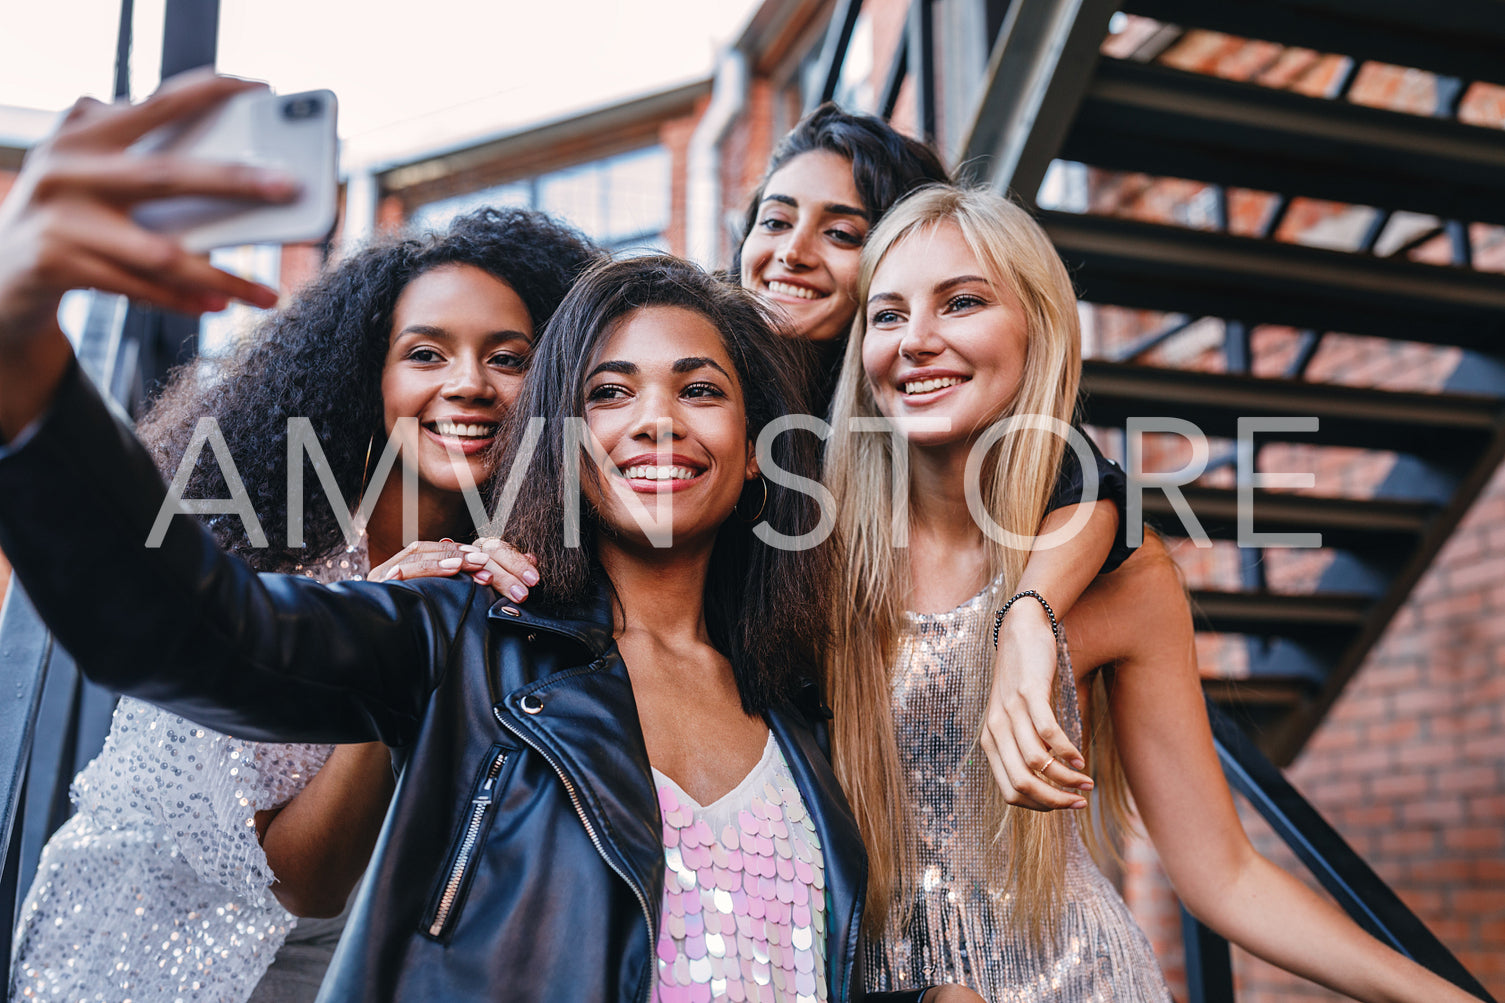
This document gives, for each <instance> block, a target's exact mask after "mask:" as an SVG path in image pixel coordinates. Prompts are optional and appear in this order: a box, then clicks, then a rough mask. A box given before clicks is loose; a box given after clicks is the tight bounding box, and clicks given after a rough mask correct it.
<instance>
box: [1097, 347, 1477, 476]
mask: <svg viewBox="0 0 1505 1003" xmlns="http://www.w3.org/2000/svg"><path fill="white" fill-rule="evenodd" d="M1082 389H1083V391H1084V401H1083V406H1084V413H1085V414H1086V419H1085V420H1086V421H1087V422H1088V423H1090V424H1094V425H1114V426H1121V425H1123V424H1124V422H1125V420H1126V419H1128V418H1130V417H1134V416H1149V415H1166V416H1172V417H1176V418H1183V419H1185V420H1187V421H1190V422H1191V423H1192V424H1194V425H1196V426H1197V427H1198V428H1199V429H1201V430H1202V432H1203V433H1204V434H1206V435H1210V436H1217V437H1222V438H1230V439H1231V438H1233V437H1234V436H1236V435H1237V434H1238V419H1239V418H1245V417H1247V418H1259V417H1283V416H1310V417H1316V418H1317V419H1318V420H1319V422H1320V425H1319V429H1318V431H1317V432H1316V433H1311V434H1307V433H1292V432H1259V433H1258V434H1257V436H1256V438H1257V441H1259V442H1265V441H1270V440H1279V441H1288V442H1290V441H1300V442H1315V443H1320V444H1322V445H1328V446H1354V447H1358V448H1361V449H1378V450H1395V451H1398V452H1404V453H1412V454H1415V455H1420V456H1424V457H1425V458H1426V459H1428V460H1429V461H1439V462H1442V461H1446V460H1447V459H1449V458H1457V459H1459V460H1461V461H1463V462H1467V461H1468V460H1471V459H1472V458H1473V456H1474V455H1475V454H1477V452H1478V451H1479V450H1480V449H1482V448H1483V447H1484V445H1485V444H1486V443H1487V442H1488V441H1489V438H1490V436H1491V435H1493V434H1494V431H1495V427H1496V425H1497V424H1498V423H1499V421H1500V418H1501V416H1502V414H1505V400H1500V399H1497V398H1493V397H1484V396H1473V395H1464V394H1427V393H1407V392H1397V391H1388V390H1375V389H1371V388H1368V387H1348V386H1339V385H1335V384H1330V383H1311V382H1306V381H1303V380H1287V379H1266V378H1262V377H1257V376H1245V375H1241V374H1235V373H1207V372H1197V371H1194V370H1187V369H1170V368H1166V367H1158V366H1143V365H1132V364H1127V363H1119V362H1106V361H1102V360H1097V359H1088V360H1087V361H1086V362H1084V363H1083V366H1082Z"/></svg>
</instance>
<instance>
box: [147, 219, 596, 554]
mask: <svg viewBox="0 0 1505 1003" xmlns="http://www.w3.org/2000/svg"><path fill="white" fill-rule="evenodd" d="M601 256H602V253H601V251H600V250H599V249H598V248H597V247H596V246H595V245H594V244H592V243H591V242H590V241H589V240H587V239H586V238H585V237H583V236H582V235H581V234H580V233H579V232H578V231H576V230H574V229H573V228H571V227H569V226H566V225H565V224H563V223H560V222H558V221H556V220H554V219H553V218H551V217H549V216H547V215H545V214H543V213H539V212H533V211H529V210H524V209H481V210H478V211H476V212H473V213H470V214H469V215H466V216H462V217H460V218H458V219H456V220H455V221H454V222H453V223H452V224H451V225H450V227H449V229H447V230H445V231H443V232H440V233H434V234H428V235H426V236H423V237H414V238H408V239H388V240H383V241H379V242H376V243H374V244H371V245H369V246H367V247H365V248H363V249H361V250H359V251H357V252H355V253H354V254H352V255H350V256H349V257H347V258H345V259H344V260H343V261H341V262H340V263H339V264H337V265H335V266H334V267H332V268H330V269H329V270H328V271H326V272H324V273H323V274H322V275H321V276H320V277H319V278H317V279H316V280H314V281H313V282H312V283H310V284H309V285H308V286H307V287H306V288H305V289H304V290H303V291H302V292H301V293H299V295H298V296H297V298H296V299H294V300H293V302H292V303H290V304H289V305H288V306H287V307H285V308H284V309H282V310H279V311H278V312H277V313H275V314H273V315H272V316H270V317H269V318H267V320H266V321H265V323H263V324H262V325H261V327H260V329H259V330H257V331H256V332H255V334H254V335H253V336H252V337H251V338H249V339H247V340H246V341H245V342H244V343H243V345H242V346H241V347H240V348H239V349H238V350H237V351H236V352H235V353H234V354H233V355H232V356H231V357H229V358H227V359H225V360H223V362H222V365H221V366H220V367H219V369H218V370H217V371H216V372H215V373H214V374H213V375H212V376H208V377H206V376H205V374H204V373H203V371H202V370H201V369H199V368H198V367H195V366H192V365H190V366H186V367H183V368H182V369H181V370H179V371H178V372H177V373H175V374H174V375H173V377H172V379H171V380H170V381H169V382H168V385H167V387H166V388H165V389H164V390H163V392H162V395H161V396H160V397H159V398H158V400H157V402H156V403H155V404H154V405H153V407H152V409H151V412H150V413H149V414H148V415H147V416H146V417H145V418H144V419H143V420H142V422H141V427H140V434H141V438H142V441H144V442H145V443H146V444H147V446H148V448H149V449H151V451H152V455H153V457H154V458H155V460H156V461H157V465H158V467H159V468H160V469H161V470H162V471H163V472H164V474H165V475H166V476H167V477H169V478H170V477H172V476H173V473H174V471H176V470H177V468H178V465H179V463H180V462H181V461H182V459H183V456H184V454H185V452H186V450H187V447H188V445H189V443H190V441H191V439H192V436H193V432H194V429H195V427H196V426H197V424H198V421H199V419H200V418H203V417H206V416H207V417H212V418H214V419H216V420H217V421H218V423H219V428H220V431H221V433H222V434H223V435H224V437H225V442H226V444H227V445H228V446H229V449H230V455H231V457H232V459H233V460H234V461H235V467H236V470H237V471H238V472H239V474H240V476H241V479H242V480H243V481H244V483H245V487H246V491H247V493H248V494H249V496H250V498H251V502H252V504H253V506H254V507H255V510H256V514H257V517H258V518H259V519H260V520H261V523H262V527H263V529H264V530H265V532H266V535H267V542H268V546H266V547H264V548H258V547H255V546H253V545H252V543H251V541H250V539H249V538H248V537H247V535H246V530H245V526H244V525H243V524H242V522H241V520H240V519H239V518H238V517H237V516H233V515H229V516H226V515H221V516H215V517H212V518H210V519H209V520H208V526H209V529H210V531H211V532H213V533H214V535H215V537H216V538H217V539H218V540H219V543H220V545H221V546H223V547H224V548H225V549H226V550H227V551H229V552H230V553H233V554H237V555H239V556H241V557H243V558H245V559H246V560H247V562H248V563H250V564H251V565H252V566H253V567H255V568H257V569H258V570H261V571H291V570H294V569H296V568H297V567H298V566H299V565H303V564H309V563H311V562H313V561H317V560H321V559H322V558H324V557H326V556H328V555H329V554H330V553H331V552H333V551H335V550H337V549H339V548H340V547H342V546H343V545H344V536H343V534H342V533H341V530H340V526H339V522H338V521H337V519H336V517H335V514H334V510H333V508H332V507H331V506H330V504H329V503H328V501H326V500H325V498H324V495H323V493H322V489H321V488H320V487H319V480H318V478H316V477H309V476H305V478H304V490H305V494H306V497H305V498H304V523H305V529H304V539H305V540H306V541H307V544H306V546H304V547H302V548H289V547H288V546H287V511H288V499H287V492H288V488H287V484H288V469H287V419H288V418H290V417H305V418H308V419H309V420H310V421H311V422H312V425H313V428H314V431H315V433H316V434H317V435H318V438H319V443H320V445H322V447H323V449H324V455H325V456H326V458H327V459H328V461H329V466H330V468H331V470H332V471H333V473H334V477H335V480H336V482H337V483H338V484H339V487H340V492H341V493H342V494H343V495H344V500H345V504H346V507H347V509H351V508H354V506H355V505H356V503H357V502H358V500H359V495H360V492H361V489H362V486H363V485H362V483H361V482H362V477H363V476H364V473H365V467H366V458H367V450H368V444H369V443H370V442H371V437H372V435H373V434H377V436H378V440H380V438H381V436H380V432H381V430H382V397H381V375H382V367H383V364H384V362H385V360H386V356H387V349H388V344H389V341H390V338H391V333H392V312H393V309H394V308H395V307H396V304H397V298H398V296H399V295H400V294H401V293H402V291H403V289H404V288H405V287H406V286H407V284H408V283H409V282H411V281H413V280H414V279H415V278H417V277H418V276H420V275H422V274H424V273H425V272H428V271H431V270H433V269H435V268H438V267H440V266H442V265H453V264H463V265H473V266H475V267H476V268H479V269H481V270H482V271H484V272H487V273H488V274H490V275H493V276H495V277H496V278H498V279H501V280H502V281H503V282H505V283H507V284H508V285H509V286H511V287H512V289H513V291H515V292H516V293H517V295H518V296H519V297H520V298H521V299H522V301H523V304H524V305H525V306H526V307H527V308H528V314H529V317H530V318H531V319H532V321H533V329H534V330H535V331H539V330H542V329H543V327H544V325H545V324H546V323H547V322H548V320H549V318H550V317H552V316H553V314H554V311H555V309H556V308H557V307H558V306H559V303H560V301H561V300H563V299H564V295H565V293H566V292H568V291H569V288H570V286H571V284H572V283H573V282H574V280H575V278H576V277H577V276H579V274H580V273H581V272H582V271H584V270H585V269H586V268H587V267H589V266H590V265H591V264H594V263H595V262H596V261H598V260H599V259H600V258H601ZM379 446H380V442H379V441H378V447H379ZM229 495H230V492H229V489H228V488H227V487H226V485H225V478H224V474H223V472H222V471H221V470H220V467H219V464H218V463H216V462H214V457H213V455H212V453H209V451H207V450H206V451H205V455H201V456H200V457H199V462H198V464H197V466H196V467H195V469H194V472H193V475H192V478H191V479H190V480H189V482H188V487H187V490H186V492H185V493H184V497H185V498H226V497H229Z"/></svg>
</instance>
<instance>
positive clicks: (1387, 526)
mask: <svg viewBox="0 0 1505 1003" xmlns="http://www.w3.org/2000/svg"><path fill="white" fill-rule="evenodd" d="M1181 494H1182V496H1183V497H1184V498H1185V499H1186V502H1187V504H1188V505H1190V506H1191V510H1192V513H1193V514H1194V515H1196V517H1197V520H1198V521H1199V522H1200V523H1201V525H1202V528H1203V530H1204V531H1206V533H1207V535H1208V537H1210V538H1211V539H1214V540H1236V539H1237V538H1238V492H1237V491H1235V490H1234V489H1232V488H1208V487H1199V486H1196V485H1187V486H1185V487H1183V488H1181ZM1143 499H1144V515H1145V518H1146V519H1148V520H1149V521H1150V522H1151V523H1152V524H1153V525H1155V526H1157V527H1159V528H1160V530H1161V531H1162V532H1164V533H1165V534H1166V535H1167V536H1172V537H1183V536H1186V535H1187V531H1186V528H1185V527H1183V526H1182V525H1181V519H1180V516H1179V514H1178V513H1177V512H1176V511H1175V509H1174V508H1172V506H1171V501H1170V498H1169V496H1167V495H1166V494H1165V492H1163V491H1160V490H1150V489H1146V490H1145V492H1144V495H1143ZM1436 511H1437V509H1436V507H1435V506H1432V505H1429V504H1426V503H1422V502H1409V501H1393V500H1389V499H1354V498H1327V497H1318V496H1313V495H1295V494H1287V493H1281V492H1273V491H1255V492H1254V502H1253V521H1254V529H1255V531H1256V532H1260V533H1279V532H1286V533H1293V532H1295V533H1321V534H1322V545H1323V547H1324V548H1335V549H1341V550H1358V551H1362V552H1364V553H1366V554H1367V555H1368V556H1371V557H1373V556H1377V555H1383V554H1386V553H1409V552H1410V549H1411V548H1413V547H1415V546H1416V544H1417V542H1418V541H1419V540H1420V539H1421V536H1422V534H1423V533H1424V532H1425V531H1426V529H1427V526H1428V523H1429V521H1430V520H1431V518H1432V517H1433V516H1434V515H1435V514H1436Z"/></svg>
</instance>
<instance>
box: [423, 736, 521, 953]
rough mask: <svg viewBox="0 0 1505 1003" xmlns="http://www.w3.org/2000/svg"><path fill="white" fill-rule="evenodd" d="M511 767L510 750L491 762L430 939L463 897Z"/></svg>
mask: <svg viewBox="0 0 1505 1003" xmlns="http://www.w3.org/2000/svg"><path fill="white" fill-rule="evenodd" d="M506 765H507V751H506V750H505V749H504V750H502V751H501V752H498V753H497V754H496V758H495V759H493V760H492V761H491V766H490V767H489V768H488V769H487V770H486V780H485V782H483V783H482V784H481V789H480V790H479V791H477V792H476V796H475V797H473V798H471V800H470V823H469V824H468V825H466V827H465V836H464V838H462V839H461V840H460V849H459V852H458V853H456V854H455V864H454V866H453V867H451V868H450V871H449V880H448V881H446V882H444V892H443V894H441V895H440V896H439V908H438V910H437V911H436V912H435V913H434V922H433V923H432V924H430V925H429V936H431V937H437V936H439V935H440V934H441V933H443V932H444V924H445V923H446V922H448V920H449V914H450V910H451V909H453V908H454V906H455V897H456V896H458V895H459V894H460V886H461V885H462V884H464V882H465V871H466V869H467V868H468V867H469V866H470V856H471V854H472V853H474V852H475V848H476V837H477V836H479V835H480V833H481V823H482V822H484V821H485V820H486V811H487V809H489V808H490V807H491V796H492V793H493V790H492V789H493V788H494V787H495V786H496V778H497V777H498V776H500V775H501V772H502V767H503V766H506Z"/></svg>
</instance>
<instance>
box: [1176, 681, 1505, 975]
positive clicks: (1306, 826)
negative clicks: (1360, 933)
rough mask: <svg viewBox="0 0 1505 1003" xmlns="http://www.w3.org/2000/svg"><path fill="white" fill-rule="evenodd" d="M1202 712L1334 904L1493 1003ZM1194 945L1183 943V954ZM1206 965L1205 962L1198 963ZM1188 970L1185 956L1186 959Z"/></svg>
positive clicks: (1317, 818)
mask: <svg viewBox="0 0 1505 1003" xmlns="http://www.w3.org/2000/svg"><path fill="white" fill-rule="evenodd" d="M1207 716H1208V718H1209V720H1210V721H1211V723H1212V733H1213V739H1214V742H1215V744H1216V746H1217V750H1218V758H1219V760H1221V761H1222V764H1223V773H1224V775H1225V776H1227V778H1228V783H1229V785H1230V786H1231V787H1233V789H1234V790H1236V791H1238V792H1239V793H1240V794H1242V795H1243V796H1244V797H1245V798H1247V799H1248V801H1249V803H1250V805H1252V806H1253V807H1254V809H1255V811H1257V812H1259V814H1260V815H1261V816H1262V817H1263V818H1264V820H1265V821H1266V822H1267V823H1268V824H1269V825H1270V828H1272V829H1273V830H1275V834H1276V835H1277V836H1279V837H1280V839H1281V841H1282V842H1284V843H1285V844H1286V846H1288V847H1290V848H1291V851H1292V852H1293V853H1295V854H1296V856H1297V857H1298V858H1300V860H1301V862H1302V863H1303V864H1305V865H1306V867H1307V869H1308V870H1310V871H1311V873H1312V875H1313V877H1315V878H1316V879H1317V881H1318V882H1319V883H1320V884H1321V885H1322V887H1323V888H1325V889H1327V892H1328V894H1330V895H1332V897H1333V898H1334V899H1336V900H1337V903H1338V905H1339V906H1340V907H1341V908H1342V909H1343V911H1344V912H1346V913H1348V915H1349V916H1351V917H1352V918H1353V920H1354V922H1356V923H1358V924H1359V925H1360V926H1361V927H1363V928H1364V929H1365V930H1367V931H1369V933H1371V934H1372V935H1374V936H1375V937H1376V938H1378V939H1379V940H1380V941H1382V942H1384V943H1385V944H1387V945H1389V946H1390V947H1392V948H1394V949H1395V950H1396V951H1399V952H1400V953H1401V954H1403V955H1405V956H1406V957H1408V958H1410V959H1411V960H1412V961H1415V962H1416V963H1417V964H1419V965H1421V966H1423V967H1424V968H1427V969H1430V970H1431V971H1433V972H1435V973H1436V974H1438V975H1440V976H1441V977H1442V978H1445V979H1447V980H1448V981H1449V982H1451V983H1453V984H1454V985H1455V986H1458V987H1459V988H1460V989H1462V990H1464V991H1465V992H1468V993H1472V994H1473V995H1474V996H1477V997H1478V998H1479V999H1481V1000H1487V1001H1489V1003H1494V997H1492V996H1491V995H1490V994H1489V993H1488V991H1486V990H1485V988H1484V987H1483V986H1482V985H1480V983H1479V981H1478V980H1477V979H1476V978H1474V977H1473V975H1471V974H1469V971H1468V969H1466V968H1464V967H1463V965H1462V963H1460V962H1459V961H1458V959H1457V958H1456V957H1454V956H1453V953H1452V952H1451V951H1449V950H1448V949H1447V947H1445V946H1444V945H1443V943H1442V941H1440V940H1438V939H1437V937H1436V936H1435V935H1434V934H1433V933H1432V931H1431V930H1429V929H1427V926H1426V924H1425V923H1423V922H1422V921H1421V919H1420V918H1418V917H1417V915H1416V914H1415V913H1414V912H1412V911H1411V910H1410V909H1409V908H1407V906H1406V904H1405V903H1404V902H1402V901H1401V900H1400V898H1399V896H1397V895H1396V894H1395V892H1394V891H1393V890H1392V889H1391V888H1390V886H1389V885H1388V884H1386V883H1385V881H1384V879H1382V878H1381V877H1380V876H1379V875H1378V874H1376V873H1375V872H1374V870H1373V869H1372V868H1371V867H1370V866H1369V865H1368V864H1367V863H1365V862H1364V859H1363V858H1362V857H1360V856H1359V855H1358V853H1356V852H1354V849H1353V847H1351V846H1349V845H1348V842H1347V841H1346V840H1344V839H1343V837H1342V836H1340V835H1339V834H1338V831H1337V830H1336V829H1334V828H1333V827H1332V826H1331V825H1330V824H1328V821H1327V820H1326V819H1325V818H1323V817H1322V815H1321V813H1320V812H1318V811H1317V809H1316V808H1315V807H1313V806H1312V804H1311V802H1309V801H1308V800H1307V799H1306V798H1305V797H1303V796H1302V795H1301V793H1300V792H1299V791H1297V790H1296V788H1295V787H1293V786H1291V783H1290V781H1288V780H1286V778H1285V776H1284V775H1283V774H1282V773H1281V771H1280V769H1279V768H1278V767H1276V766H1275V764H1274V763H1272V762H1271V761H1270V760H1269V759H1267V758H1266V757H1265V755H1264V753H1262V752H1260V751H1259V749H1258V747H1256V746H1255V744H1254V742H1253V741H1252V740H1251V739H1250V738H1249V736H1248V735H1246V734H1245V733H1244V730H1243V729H1242V728H1240V727H1239V726H1238V725H1237V724H1236V723H1235V722H1234V721H1233V719H1232V718H1230V717H1229V716H1228V715H1227V714H1225V713H1223V711H1221V710H1219V709H1218V708H1217V706H1216V705H1214V704H1212V703H1211V702H1210V701H1209V702H1208V704H1207ZM1192 950H1193V944H1192V941H1191V939H1190V938H1188V941H1187V952H1188V957H1189V956H1190V954H1191V952H1192ZM1204 967H1205V966H1204ZM1188 969H1190V961H1188Z"/></svg>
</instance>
